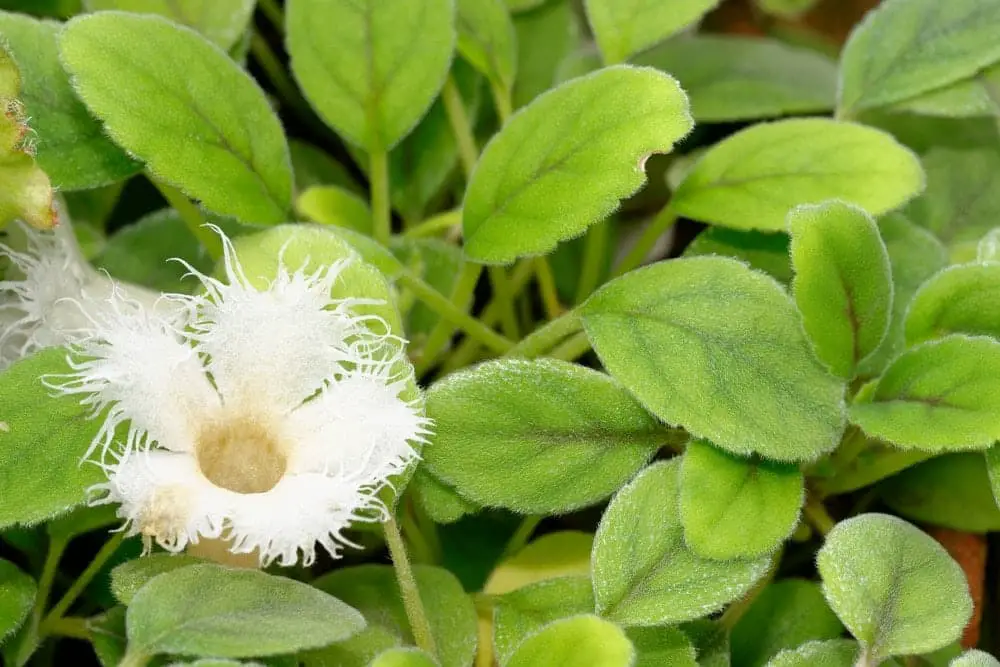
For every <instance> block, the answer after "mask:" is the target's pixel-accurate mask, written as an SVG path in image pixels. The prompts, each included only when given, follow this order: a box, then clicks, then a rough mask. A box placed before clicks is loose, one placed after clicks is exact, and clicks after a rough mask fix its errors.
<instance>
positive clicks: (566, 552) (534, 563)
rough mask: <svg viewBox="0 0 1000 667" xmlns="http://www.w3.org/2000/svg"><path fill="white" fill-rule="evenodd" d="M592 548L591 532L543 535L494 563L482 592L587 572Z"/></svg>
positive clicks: (509, 589) (495, 591) (492, 591)
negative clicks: (498, 562)
mask: <svg viewBox="0 0 1000 667" xmlns="http://www.w3.org/2000/svg"><path fill="white" fill-rule="evenodd" d="M593 548H594V536H593V535H591V534H590V533H583V532H580V531H578V530H560V531H557V532H555V533H548V534H546V535H542V536H541V537H539V538H537V539H535V540H532V541H531V543H529V544H528V545H527V546H526V547H524V548H523V549H521V550H520V551H518V552H517V553H516V554H514V555H513V556H511V557H509V558H507V559H505V560H504V561H503V562H502V563H500V564H499V565H497V566H496V567H495V568H494V569H493V571H492V572H491V573H490V576H489V579H487V581H486V585H485V586H483V592H484V593H489V594H491V595H501V594H504V593H508V592H510V591H514V590H518V589H520V588H523V587H525V586H529V585H531V584H534V583H537V582H539V581H548V580H550V579H556V578H560V577H575V576H578V575H589V574H590V552H591V551H592V550H593ZM592 606H593V605H591V607H592ZM591 610H592V609H591Z"/></svg>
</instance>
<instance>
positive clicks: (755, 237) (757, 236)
mask: <svg viewBox="0 0 1000 667" xmlns="http://www.w3.org/2000/svg"><path fill="white" fill-rule="evenodd" d="M789 245H790V239H789V238H788V234H785V233H784V232H776V233H773V234H767V233H764V232H756V231H752V230H750V231H739V230H736V229H729V228H727V227H706V228H705V229H704V230H702V232H701V233H700V234H698V236H696V237H695V238H694V240H693V241H692V242H691V243H690V245H688V247H687V248H685V249H684V257H700V256H702V255H721V256H723V257H732V258H733V259H738V260H740V261H743V262H746V263H747V264H749V265H750V268H752V269H757V270H758V271H763V272H764V273H766V274H768V275H769V276H771V277H772V278H774V279H775V280H777V281H778V282H780V283H789V282H791V280H792V264H791V261H790V260H789V257H788V251H789Z"/></svg>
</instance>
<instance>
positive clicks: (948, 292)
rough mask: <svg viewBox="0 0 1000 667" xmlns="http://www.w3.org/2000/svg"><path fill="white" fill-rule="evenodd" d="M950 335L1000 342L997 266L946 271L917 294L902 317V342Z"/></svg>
mask: <svg viewBox="0 0 1000 667" xmlns="http://www.w3.org/2000/svg"><path fill="white" fill-rule="evenodd" d="M952 333H966V334H973V335H977V334H978V335H986V336H993V337H994V338H1000V262H989V263H983V264H963V265H959V266H951V267H948V268H946V269H944V270H943V271H941V272H939V273H937V274H936V275H934V276H933V277H932V278H931V279H930V280H928V281H927V282H926V283H924V284H923V285H922V286H921V287H920V289H919V290H917V293H916V294H915V295H914V296H913V300H912V301H911V302H910V307H909V309H908V311H907V314H906V341H907V342H908V343H909V344H911V345H912V344H914V343H920V342H922V341H925V340H929V339H931V338H938V337H941V336H947V335H948V334H952Z"/></svg>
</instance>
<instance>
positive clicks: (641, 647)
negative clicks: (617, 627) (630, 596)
mask: <svg viewBox="0 0 1000 667" xmlns="http://www.w3.org/2000/svg"><path fill="white" fill-rule="evenodd" d="M625 635H626V636H627V637H628V638H629V640H630V641H631V642H632V646H633V647H635V652H636V659H635V664H634V665H633V667H698V661H697V660H696V659H695V658H696V656H697V651H696V650H695V648H694V645H693V644H692V643H691V640H690V639H688V637H687V635H685V634H684V633H683V632H681V631H680V630H678V629H677V628H672V627H668V626H661V627H651V628H629V629H628V630H626V631H625Z"/></svg>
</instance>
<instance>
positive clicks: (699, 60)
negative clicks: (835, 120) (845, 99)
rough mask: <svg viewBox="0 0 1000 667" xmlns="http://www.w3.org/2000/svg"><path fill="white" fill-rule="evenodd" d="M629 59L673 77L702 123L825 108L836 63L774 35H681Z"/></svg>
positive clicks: (832, 90)
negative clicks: (762, 37) (761, 37)
mask: <svg viewBox="0 0 1000 667" xmlns="http://www.w3.org/2000/svg"><path fill="white" fill-rule="evenodd" d="M632 62H634V63H635V64H637V65H649V66H651V67H655V68H657V69H660V70H663V71H664V72H667V73H669V74H672V75H673V76H675V77H677V80H678V81H679V82H680V84H681V88H683V89H684V92H686V93H687V95H688V97H689V98H690V99H691V115H693V116H694V118H695V120H697V121H699V122H704V123H717V122H724V121H738V120H755V119H758V118H774V117H776V116H784V115H786V114H794V113H810V112H821V111H827V110H829V109H832V108H833V105H834V101H835V98H836V91H837V64H836V63H835V62H833V61H831V60H830V59H829V58H826V57H824V56H822V55H819V54H818V53H816V52H815V51H810V50H807V49H800V48H795V47H792V46H789V45H787V44H785V43H784V42H780V41H778V40H773V39H759V38H746V37H735V36H717V35H697V36H690V37H683V38H678V39H672V40H670V41H668V42H666V43H664V44H661V45H660V46H658V47H656V48H654V49H651V50H649V51H647V52H646V53H643V54H640V55H639V56H637V57H635V58H633V59H632Z"/></svg>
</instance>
